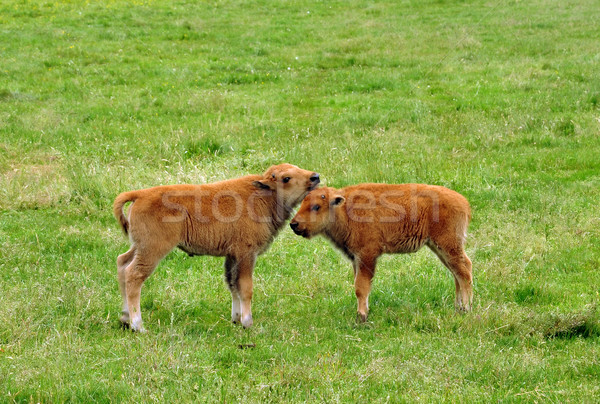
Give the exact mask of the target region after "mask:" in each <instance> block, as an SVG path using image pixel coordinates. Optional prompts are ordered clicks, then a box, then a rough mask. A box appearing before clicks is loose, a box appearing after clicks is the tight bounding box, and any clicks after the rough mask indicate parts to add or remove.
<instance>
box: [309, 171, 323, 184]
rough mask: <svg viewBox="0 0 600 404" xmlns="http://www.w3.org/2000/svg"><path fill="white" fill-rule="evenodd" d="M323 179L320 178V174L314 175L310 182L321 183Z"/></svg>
mask: <svg viewBox="0 0 600 404" xmlns="http://www.w3.org/2000/svg"><path fill="white" fill-rule="evenodd" d="M320 180H321V179H320V178H319V173H313V174H312V175H311V176H310V181H311V182H319V181H320Z"/></svg>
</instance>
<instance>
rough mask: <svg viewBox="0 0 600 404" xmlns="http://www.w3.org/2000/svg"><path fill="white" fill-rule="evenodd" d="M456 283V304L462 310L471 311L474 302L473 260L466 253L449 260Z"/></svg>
mask: <svg viewBox="0 0 600 404" xmlns="http://www.w3.org/2000/svg"><path fill="white" fill-rule="evenodd" d="M448 264H449V266H450V270H451V271H452V274H453V275H454V281H455V284H456V300H455V306H456V309H457V310H460V311H471V304H472V302H473V273H472V264H471V260H470V259H469V257H468V256H467V254H465V253H464V251H462V252H461V254H459V255H457V256H455V257H452V258H450V259H449V260H448Z"/></svg>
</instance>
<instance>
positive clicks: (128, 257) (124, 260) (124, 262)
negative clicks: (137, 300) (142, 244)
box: [117, 246, 135, 327]
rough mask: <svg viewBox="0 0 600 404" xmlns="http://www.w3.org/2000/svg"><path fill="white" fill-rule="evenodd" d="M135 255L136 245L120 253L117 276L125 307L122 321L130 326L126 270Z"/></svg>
mask: <svg viewBox="0 0 600 404" xmlns="http://www.w3.org/2000/svg"><path fill="white" fill-rule="evenodd" d="M134 257H135V246H132V247H131V248H130V249H129V251H127V252H126V253H124V254H121V255H119V257H118V258H117V276H118V279H119V289H120V291H121V297H122V298H123V308H122V310H121V318H120V321H121V323H123V325H124V326H127V327H128V326H129V320H130V319H129V307H128V305H127V286H126V285H127V280H126V275H125V271H126V269H127V267H128V266H129V264H131V261H133V258H134Z"/></svg>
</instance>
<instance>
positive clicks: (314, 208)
mask: <svg viewBox="0 0 600 404" xmlns="http://www.w3.org/2000/svg"><path fill="white" fill-rule="evenodd" d="M319 209H321V205H314V206H313V207H312V210H314V211H315V212H316V211H318V210H319Z"/></svg>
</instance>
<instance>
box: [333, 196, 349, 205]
mask: <svg viewBox="0 0 600 404" xmlns="http://www.w3.org/2000/svg"><path fill="white" fill-rule="evenodd" d="M344 202H346V198H344V197H343V196H336V197H335V198H333V199H332V200H331V206H341V205H343V204H344Z"/></svg>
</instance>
